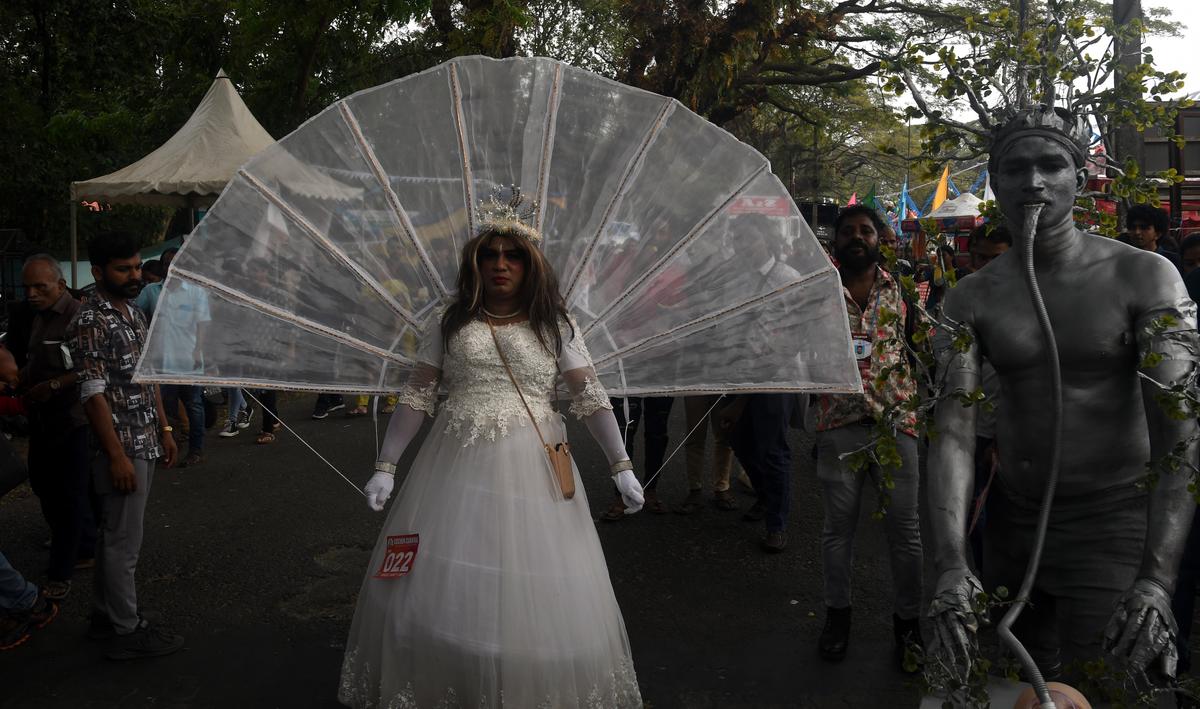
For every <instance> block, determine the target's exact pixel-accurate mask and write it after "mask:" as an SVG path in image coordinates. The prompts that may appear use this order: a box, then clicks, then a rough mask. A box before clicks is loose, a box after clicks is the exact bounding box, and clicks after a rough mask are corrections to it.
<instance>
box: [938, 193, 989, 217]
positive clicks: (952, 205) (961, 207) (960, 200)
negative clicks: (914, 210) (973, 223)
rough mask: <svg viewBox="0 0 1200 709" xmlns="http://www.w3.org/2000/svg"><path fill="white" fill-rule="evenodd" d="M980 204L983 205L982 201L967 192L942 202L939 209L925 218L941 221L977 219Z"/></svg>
mask: <svg viewBox="0 0 1200 709" xmlns="http://www.w3.org/2000/svg"><path fill="white" fill-rule="evenodd" d="M980 204H983V200H982V199H979V198H978V197H976V196H975V195H973V194H971V193H969V192H963V193H962V194H960V195H959V196H957V197H955V198H954V199H948V200H946V201H945V202H942V205H941V206H940V207H938V208H937V209H935V210H933V211H932V212H930V213H929V214H927V215H925V216H927V217H930V218H933V219H942V218H945V217H978V216H979V205H980Z"/></svg>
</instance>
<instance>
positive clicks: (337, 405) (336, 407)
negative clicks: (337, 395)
mask: <svg viewBox="0 0 1200 709" xmlns="http://www.w3.org/2000/svg"><path fill="white" fill-rule="evenodd" d="M344 408H346V403H345V402H344V401H339V402H336V403H335V404H333V405H332V406H330V407H329V410H330V411H341V410H342V409H344Z"/></svg>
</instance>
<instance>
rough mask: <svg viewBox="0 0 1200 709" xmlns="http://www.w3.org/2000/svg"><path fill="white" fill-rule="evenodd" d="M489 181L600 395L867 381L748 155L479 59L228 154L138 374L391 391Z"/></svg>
mask: <svg viewBox="0 0 1200 709" xmlns="http://www.w3.org/2000/svg"><path fill="white" fill-rule="evenodd" d="M504 186H518V187H519V188H520V189H521V190H522V192H524V193H525V194H526V195H528V196H529V197H530V198H531V200H532V201H533V202H535V203H536V204H537V205H538V209H537V211H536V212H535V214H534V215H533V225H534V226H535V227H536V228H537V229H538V230H539V231H540V232H541V233H542V235H543V237H544V240H543V242H542V248H543V250H544V252H545V254H546V256H547V257H548V258H549V260H550V262H551V263H552V264H553V266H554V268H555V270H556V272H557V273H558V275H559V278H560V281H561V284H562V288H563V295H564V296H565V298H566V300H567V303H568V306H569V308H570V310H571V312H572V313H573V314H574V316H575V317H576V319H577V320H578V323H579V325H580V327H581V328H582V330H583V333H584V337H585V340H586V342H587V345H588V348H589V350H590V351H591V354H592V356H593V358H594V360H595V364H596V370H597V372H598V374H599V376H600V378H601V381H602V382H603V384H604V385H605V387H606V388H607V389H608V391H609V392H610V393H611V394H613V395H614V396H619V395H651V394H671V393H680V394H686V393H716V392H738V391H782V392H810V391H826V392H857V391H860V390H861V382H860V379H859V374H858V367H857V366H856V364H855V362H854V359H853V357H852V355H851V351H850V334H849V330H848V326H847V317H846V308H845V302H844V300H843V295H842V287H841V284H840V281H839V279H838V274H837V271H836V270H835V269H834V268H833V266H832V264H831V263H830V262H829V259H828V258H827V257H826V256H825V254H824V252H823V251H822V250H821V248H820V246H819V245H818V243H817V241H816V238H815V237H814V236H813V233H812V231H811V230H810V229H809V228H808V225H807V224H806V223H805V222H804V220H803V219H802V218H801V217H800V215H799V211H798V209H797V208H796V205H795V204H794V203H793V202H792V199H791V197H790V196H789V195H788V193H787V191H786V190H785V189H784V187H783V185H782V184H781V183H780V182H779V180H778V179H777V178H776V177H775V176H774V175H773V174H772V173H771V171H770V165H769V164H768V162H767V160H766V159H765V158H764V157H763V156H762V155H761V154H759V153H758V152H757V151H755V150H754V149H752V148H750V147H749V146H747V145H745V144H743V143H741V142H739V141H738V140H737V139H736V138H734V137H733V136H732V135H730V134H729V133H727V132H725V131H723V130H721V129H720V128H718V127H716V126H714V125H712V124H711V123H709V122H707V121H705V120H704V119H702V118H700V117H699V116H697V115H695V114H694V113H691V112H690V111H688V110H687V109H686V108H684V107H683V106H682V105H680V104H679V103H678V102H677V101H674V100H672V99H667V98H664V97H662V96H658V95H656V94H652V93H649V92H646V91H642V90H639V89H634V88H631V87H629V86H625V85H623V84H619V83H617V82H614V81H611V80H608V79H605V78H603V77H600V76H597V75H595V74H591V73H589V72H585V71H582V70H579V69H575V68H572V67H570V66H567V65H564V64H562V63H560V62H557V61H553V60H549V59H505V60H492V59H487V58H483V57H462V58H458V59H454V60H452V61H450V62H447V63H445V64H442V65H439V66H437V67H434V68H433V69H430V70H428V71H425V72H422V73H419V74H415V75H412V76H408V77H405V78H402V79H398V80H396V81H393V82H390V83H388V84H384V85H382V86H378V87H375V88H373V89H368V90H365V91H362V92H359V93H357V94H354V95H353V96H350V97H349V98H346V99H343V100H341V101H339V102H337V103H336V104H334V105H333V106H330V107H329V108H328V109H326V110H325V111H323V112H321V113H320V114H318V115H317V116H315V117H313V118H312V119H310V120H309V121H307V122H306V123H305V124H304V125H302V126H301V127H300V128H298V129H297V130H296V131H294V132H293V133H291V134H290V135H288V136H287V137H285V138H284V139H282V140H280V141H279V142H278V143H276V144H274V145H273V146H271V147H270V148H268V149H266V150H264V151H263V152H262V153H260V154H259V155H257V156H256V157H255V158H254V159H252V160H251V161H250V162H249V163H247V164H246V165H245V166H244V167H243V168H241V169H240V170H239V171H238V174H237V176H236V177H235V178H234V179H233V180H232V181H231V182H230V183H229V185H228V187H226V189H225V191H224V192H223V193H222V195H221V197H220V199H219V200H218V201H217V203H216V204H215V205H214V206H213V208H212V210H211V211H210V212H209V213H208V214H207V215H206V217H205V218H204V220H203V221H202V222H201V224H200V225H199V226H198V227H197V228H196V230H195V232H193V234H192V235H191V236H190V237H189V238H188V239H187V240H186V244H185V246H184V248H183V249H182V250H181V251H180V252H179V254H178V255H177V256H176V258H175V261H174V263H173V265H172V269H171V273H170V275H169V277H168V279H167V283H166V285H165V287H164V289H163V291H162V296H161V300H160V303H159V305H158V308H157V313H158V314H157V316H156V317H155V320H154V323H153V325H152V326H151V330H150V336H149V341H148V344H147V346H146V349H145V352H144V354H143V356H142V360H141V361H140V362H139V364H138V371H137V376H138V377H139V378H140V379H141V380H143V381H154V382H175V383H204V384H211V385H231V386H247V387H263V388H279V389H307V390H324V391H344V392H362V393H384V392H391V391H395V390H396V389H397V388H399V387H400V386H401V385H402V384H403V382H404V380H405V378H406V377H407V375H408V372H409V370H410V368H411V366H412V364H413V360H412V356H413V354H414V353H415V352H416V348H417V345H418V343H419V341H420V337H421V333H422V332H423V331H424V329H425V328H426V327H428V325H429V323H430V319H431V317H432V316H433V314H434V313H435V312H436V310H437V306H438V305H439V304H440V303H442V302H444V301H446V300H447V299H448V298H450V297H452V295H453V293H452V290H453V288H454V283H455V279H456V275H457V269H458V257H459V251H460V249H461V247H462V245H463V244H464V243H465V242H466V241H467V239H469V238H470V235H471V234H472V233H474V229H475V224H474V223H473V222H474V220H475V218H476V217H475V213H476V212H475V207H476V205H477V204H478V203H479V201H480V200H481V199H484V198H486V197H487V195H489V194H490V193H492V192H493V191H495V190H496V189H497V188H500V187H504Z"/></svg>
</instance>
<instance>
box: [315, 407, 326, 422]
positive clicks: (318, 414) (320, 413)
mask: <svg viewBox="0 0 1200 709" xmlns="http://www.w3.org/2000/svg"><path fill="white" fill-rule="evenodd" d="M312 417H313V418H314V419H316V420H318V421H320V420H321V419H324V418H329V409H314V410H313V412H312Z"/></svg>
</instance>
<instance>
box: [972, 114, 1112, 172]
mask: <svg viewBox="0 0 1200 709" xmlns="http://www.w3.org/2000/svg"><path fill="white" fill-rule="evenodd" d="M1002 118H1003V120H1002V121H1001V122H998V123H997V124H996V127H995V128H993V129H992V146H991V151H990V152H991V156H990V158H989V159H988V162H989V168H994V166H995V163H996V161H997V160H998V159H999V158H1000V156H1001V155H1003V154H1004V153H1005V152H1006V151H1007V150H1008V149H1009V147H1011V146H1012V143H1013V141H1015V140H1017V139H1018V138H1024V137H1025V136H1028V135H1036V136H1041V137H1043V138H1048V139H1050V140H1053V141H1054V142H1056V143H1058V144H1060V145H1062V146H1063V147H1064V148H1066V149H1067V152H1069V153H1070V154H1071V157H1072V158H1073V159H1074V160H1075V166H1076V167H1083V166H1084V164H1085V163H1086V162H1087V154H1088V146H1089V145H1090V144H1091V137H1092V131H1091V128H1090V127H1089V126H1088V123H1087V120H1086V119H1084V118H1083V116H1077V115H1075V114H1073V113H1071V112H1070V111H1068V110H1067V109H1065V108H1059V107H1056V106H1047V105H1045V104H1039V105H1037V106H1032V107H1030V108H1022V109H1019V110H1015V111H1012V112H1010V113H1008V114H1007V115H1005V116H1003V117H1002Z"/></svg>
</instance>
